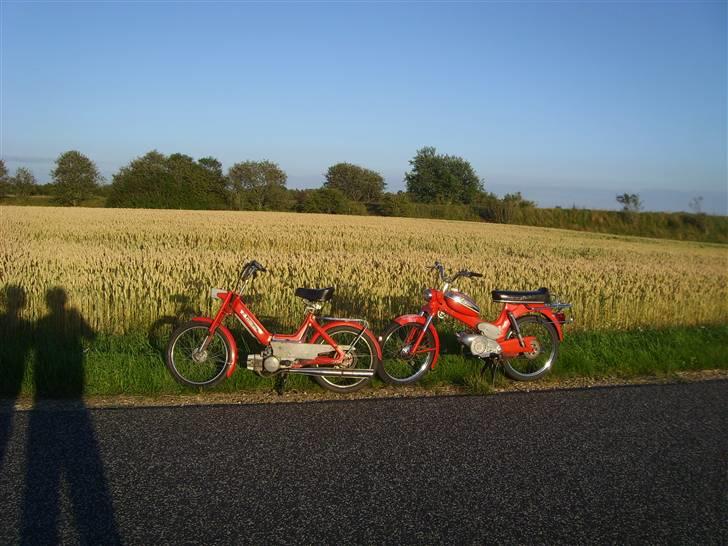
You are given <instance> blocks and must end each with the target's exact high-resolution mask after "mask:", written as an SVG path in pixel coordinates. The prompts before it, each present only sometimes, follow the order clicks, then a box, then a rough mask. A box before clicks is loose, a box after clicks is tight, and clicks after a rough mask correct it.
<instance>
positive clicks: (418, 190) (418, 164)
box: [405, 146, 483, 203]
mask: <svg viewBox="0 0 728 546" xmlns="http://www.w3.org/2000/svg"><path fill="white" fill-rule="evenodd" d="M410 165H411V166H412V170H411V171H410V172H408V173H406V174H405V181H406V182H407V191H408V192H409V193H410V194H412V195H413V196H414V198H415V199H416V200H417V201H421V202H424V203H433V202H440V203H471V202H472V201H473V200H474V199H475V198H476V197H477V195H478V194H479V193H480V192H482V191H483V183H482V181H481V180H480V178H478V175H477V174H476V172H475V170H474V169H473V167H472V166H471V165H470V163H468V162H467V161H466V160H464V159H463V158H462V157H456V156H450V155H442V154H438V153H437V151H436V150H435V148H433V147H431V146H428V147H425V148H422V149H420V150H418V151H417V154H416V155H415V157H414V158H413V159H412V160H410Z"/></svg>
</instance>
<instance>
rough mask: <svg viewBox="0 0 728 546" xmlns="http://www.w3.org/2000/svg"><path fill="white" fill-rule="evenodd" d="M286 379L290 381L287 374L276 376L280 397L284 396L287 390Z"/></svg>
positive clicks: (276, 385)
mask: <svg viewBox="0 0 728 546" xmlns="http://www.w3.org/2000/svg"><path fill="white" fill-rule="evenodd" d="M286 379H288V374H287V373H279V374H278V375H276V381H275V389H276V393H278V396H283V392H284V391H285V390H286Z"/></svg>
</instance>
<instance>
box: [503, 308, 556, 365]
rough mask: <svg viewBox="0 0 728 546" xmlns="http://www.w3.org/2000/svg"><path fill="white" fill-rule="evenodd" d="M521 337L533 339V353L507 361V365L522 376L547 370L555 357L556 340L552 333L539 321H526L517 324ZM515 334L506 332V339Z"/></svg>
mask: <svg viewBox="0 0 728 546" xmlns="http://www.w3.org/2000/svg"><path fill="white" fill-rule="evenodd" d="M518 327H519V328H520V330H521V335H522V336H523V337H524V338H525V337H531V336H532V337H535V338H536V340H535V343H533V346H534V349H535V350H534V351H533V352H532V353H529V354H524V355H519V356H517V357H515V358H511V359H509V360H508V364H509V365H510V367H511V368H512V369H513V371H515V372H517V373H519V374H520V375H523V376H526V377H528V376H532V375H537V374H539V373H541V372H543V371H544V370H547V369H549V368H550V367H551V364H553V361H554V357H555V356H556V347H557V344H556V340H555V336H554V332H552V330H551V329H550V328H549V327H548V326H547V325H546V324H545V323H544V322H543V321H541V320H538V319H536V320H527V321H523V322H519V323H518ZM515 335H516V334H515V332H514V331H513V330H511V331H510V332H508V339H511V338H513V337H514V336H515Z"/></svg>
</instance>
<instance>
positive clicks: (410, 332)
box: [377, 322, 436, 385]
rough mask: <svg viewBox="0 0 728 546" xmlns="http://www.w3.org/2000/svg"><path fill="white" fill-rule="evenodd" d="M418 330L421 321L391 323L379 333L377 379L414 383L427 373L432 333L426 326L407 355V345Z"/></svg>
mask: <svg viewBox="0 0 728 546" xmlns="http://www.w3.org/2000/svg"><path fill="white" fill-rule="evenodd" d="M420 332H422V324H419V323H411V322H410V323H407V324H399V323H397V322H393V323H392V324H390V325H389V326H388V327H387V329H386V330H384V333H383V334H382V365H381V366H379V373H378V374H377V375H379V378H380V379H381V380H382V381H384V382H385V383H388V384H390V385H406V384H408V383H414V382H415V381H417V380H419V379H420V378H421V377H422V376H423V375H425V374H426V373H427V370H429V369H430V367H431V366H432V362H433V360H434V359H435V351H436V348H435V336H433V335H432V332H431V331H430V329H429V328H428V329H427V332H425V336H424V337H423V338H422V342H421V343H420V345H419V347H418V348H417V352H416V353H415V354H407V349H408V346H410V345H412V343H413V342H414V341H415V340H416V339H417V337H418V336H419V334H420Z"/></svg>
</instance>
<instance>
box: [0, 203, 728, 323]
mask: <svg viewBox="0 0 728 546" xmlns="http://www.w3.org/2000/svg"><path fill="white" fill-rule="evenodd" d="M253 258H254V259H257V260H258V261H259V262H261V263H262V264H263V265H265V266H266V267H268V269H269V273H267V274H263V275H260V276H259V278H258V279H257V281H256V283H255V286H254V288H253V290H252V292H251V294H250V307H251V308H252V309H253V310H254V311H255V312H256V314H258V316H259V317H276V318H277V319H279V322H280V323H282V324H283V325H284V326H287V327H290V326H292V325H293V324H295V323H296V322H297V321H299V320H300V317H301V313H302V305H301V301H300V300H298V299H297V298H296V297H295V296H294V295H293V291H294V290H295V288H297V287H299V286H309V287H323V286H330V285H335V286H336V294H335V296H334V301H333V309H332V310H330V312H333V313H335V314H337V315H339V316H343V315H348V316H356V317H362V318H367V319H369V320H370V321H371V322H372V323H373V324H374V326H375V328H377V329H378V328H381V327H382V326H383V325H385V324H386V322H387V321H388V319H389V318H391V317H392V316H394V315H397V314H400V313H403V312H415V311H417V310H418V309H419V307H420V305H421V303H422V302H421V292H422V290H423V289H424V288H425V287H427V286H433V285H435V284H436V283H435V276H434V273H433V272H431V271H428V270H427V269H426V266H427V265H430V264H432V263H433V262H434V261H435V260H440V261H441V262H443V263H444V264H445V265H446V266H447V267H448V268H452V269H459V268H466V269H470V270H473V271H479V272H482V273H483V275H484V277H483V278H482V279H463V280H461V281H460V282H459V283H458V284H459V286H458V288H460V289H461V290H463V291H465V292H468V293H469V294H471V295H472V296H473V297H474V298H475V299H476V301H477V302H478V303H479V304H480V306H481V308H482V309H483V314H484V316H485V317H490V318H492V319H494V318H495V316H496V313H497V310H498V308H497V306H496V305H494V304H492V303H491V302H490V291H491V290H493V289H495V288H499V289H511V290H530V289H535V288H538V287H540V286H546V287H549V288H550V289H551V291H552V292H553V293H555V294H558V295H560V296H561V298H562V299H563V300H566V301H569V302H571V303H573V304H574V311H573V315H574V318H575V320H576V322H575V324H574V328H577V329H590V330H621V329H632V328H636V327H646V326H656V327H660V326H675V325H695V324H706V323H725V322H727V321H728V282H727V281H728V247H726V246H721V245H713V244H701V243H690V242H676V241H667V240H657V239H640V238H630V237H621V236H612V235H603V234H590V233H581V232H570V231H563V230H555V229H546V228H533V227H520V226H506V225H497V224H484V223H470V222H454V221H443V220H421V219H406V218H382V217H361V216H326V215H310V214H306V215H304V214H292V213H272V212H222V211H221V212H199V211H160V210H119V209H80V208H79V209H65V208H46V207H0V287H8V286H20V287H22V288H23V290H24V291H25V293H26V296H27V302H26V304H25V306H24V308H23V309H22V316H23V317H24V318H26V319H28V320H31V321H33V320H37V319H39V318H41V317H42V316H44V315H45V314H46V313H47V309H46V303H45V294H46V291H47V290H48V289H49V288H51V287H61V288H63V289H64V290H65V291H66V293H67V295H68V304H69V305H70V306H72V307H74V308H76V309H78V310H79V311H80V312H81V314H82V315H83V316H84V317H85V319H86V320H87V321H88V323H89V324H90V325H91V326H92V327H93V328H94V329H96V330H97V331H100V332H106V333H124V332H128V331H136V330H140V331H143V330H145V329H147V328H149V327H150V325H151V324H153V323H154V322H155V321H156V320H158V319H159V318H160V317H164V316H173V315H178V314H180V313H184V312H190V311H191V310H198V311H202V312H204V313H209V312H212V311H213V310H214V307H212V302H211V300H209V298H208V294H209V288H210V287H220V288H225V287H232V285H233V283H234V281H235V279H236V276H237V274H238V271H239V269H240V266H241V265H242V263H243V262H245V261H246V260H249V259H253ZM263 322H264V323H267V322H266V319H265V318H264V319H263ZM269 322H270V321H269ZM10 334H11V333H9V332H4V333H3V335H10Z"/></svg>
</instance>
